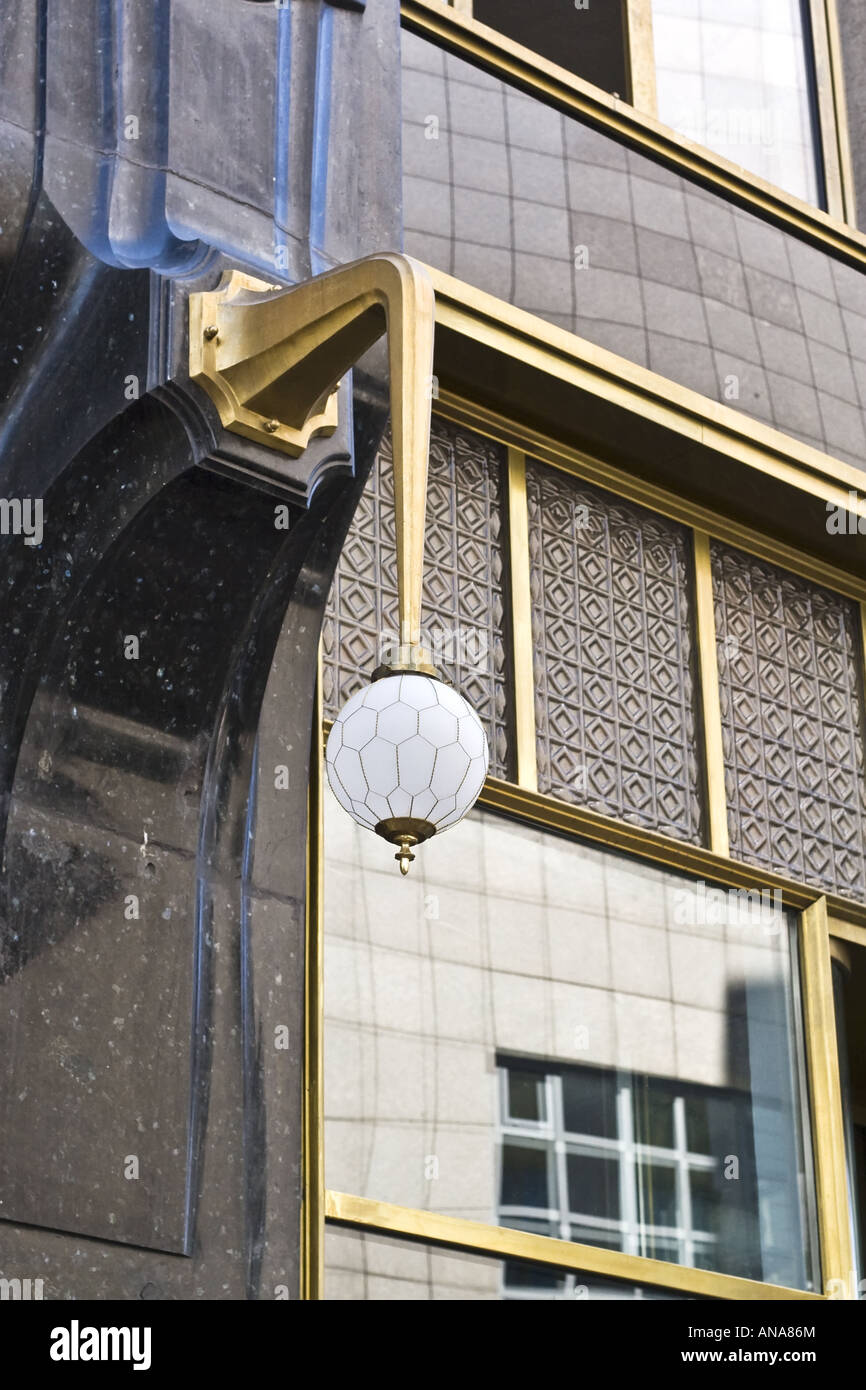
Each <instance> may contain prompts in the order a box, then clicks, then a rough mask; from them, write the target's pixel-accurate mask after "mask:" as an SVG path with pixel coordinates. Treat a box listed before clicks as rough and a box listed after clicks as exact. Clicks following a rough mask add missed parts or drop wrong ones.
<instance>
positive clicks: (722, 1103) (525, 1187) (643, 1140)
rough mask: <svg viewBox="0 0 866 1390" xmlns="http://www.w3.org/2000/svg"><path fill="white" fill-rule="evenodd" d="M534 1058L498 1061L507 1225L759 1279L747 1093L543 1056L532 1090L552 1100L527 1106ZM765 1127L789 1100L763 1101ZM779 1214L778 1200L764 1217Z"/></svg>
mask: <svg viewBox="0 0 866 1390" xmlns="http://www.w3.org/2000/svg"><path fill="white" fill-rule="evenodd" d="M529 1065H530V1064H528V1063H527V1062H526V1060H525V1059H518V1058H511V1057H501V1058H500V1059H499V1075H500V1087H499V1095H500V1104H501V1111H500V1162H501V1184H500V1195H499V1212H498V1220H499V1224H500V1225H503V1226H512V1225H518V1226H520V1227H521V1229H527V1227H526V1225H525V1223H526V1222H527V1221H531V1222H532V1223H533V1229H536V1230H537V1229H540V1227H539V1222H538V1218H543V1219H544V1220H543V1223H542V1224H543V1232H544V1234H546V1235H551V1236H558V1237H559V1238H560V1239H564V1240H574V1241H581V1242H587V1243H590V1244H593V1245H604V1246H606V1247H607V1248H610V1249H616V1250H622V1251H623V1252H624V1253H626V1254H630V1255H643V1256H647V1257H649V1258H652V1259H663V1260H671V1261H673V1262H675V1263H677V1264H687V1265H698V1266H700V1267H702V1268H710V1269H715V1270H718V1271H719V1272H720V1273H724V1274H743V1273H747V1272H748V1273H749V1274H750V1275H752V1276H753V1277H756V1278H760V1277H761V1270H760V1262H759V1260H758V1258H757V1255H758V1252H759V1251H760V1248H761V1240H762V1237H761V1232H760V1230H759V1222H760V1219H761V1214H762V1208H761V1202H760V1200H759V1195H758V1192H757V1189H756V1185H755V1182H754V1173H755V1170H756V1136H755V1129H754V1118H753V1116H754V1109H753V1104H752V1097H751V1095H750V1094H749V1093H748V1092H747V1091H737V1090H731V1089H725V1088H722V1087H710V1086H698V1085H688V1084H684V1083H682V1082H679V1081H672V1080H670V1079H668V1078H667V1077H659V1076H647V1075H640V1074H636V1073H633V1072H625V1071H620V1070H615V1069H612V1068H611V1069H608V1068H601V1067H582V1066H560V1067H553V1066H551V1065H545V1064H543V1063H539V1064H537V1065H536V1070H535V1073H534V1090H535V1093H536V1094H537V1095H541V1096H544V1097H545V1103H544V1105H543V1106H538V1107H536V1108H535V1111H534V1113H533V1114H531V1115H528V1114H520V1113H518V1111H517V1110H516V1109H515V1106H514V1101H513V1097H514V1094H515V1084H517V1086H518V1087H520V1089H521V1090H525V1089H528V1087H529V1085H530V1078H532V1077H533V1073H532V1071H530V1070H529V1069H528V1068H529ZM761 1123H762V1124H763V1125H764V1126H765V1127H768V1129H769V1130H770V1132H773V1131H774V1130H775V1131H778V1130H779V1129H780V1128H783V1127H784V1117H783V1115H782V1114H781V1110H780V1107H779V1106H778V1105H770V1106H769V1108H765V1109H764V1111H763V1113H762V1116H761ZM529 1136H531V1139H530V1137H529ZM530 1144H531V1145H532V1147H530ZM518 1172H521V1173H524V1174H526V1175H527V1180H525V1181H524V1182H522V1183H521V1182H519V1181H516V1180H515V1174H516V1173H518ZM530 1173H531V1180H530V1179H529V1177H528V1175H529V1174H530ZM790 1195H791V1197H793V1198H794V1199H795V1196H796V1191H795V1189H792V1191H791V1194H790ZM771 1212H772V1202H770V1203H769V1204H765V1206H764V1209H763V1214H764V1218H765V1220H766V1219H767V1218H768V1217H769V1216H770V1214H771Z"/></svg>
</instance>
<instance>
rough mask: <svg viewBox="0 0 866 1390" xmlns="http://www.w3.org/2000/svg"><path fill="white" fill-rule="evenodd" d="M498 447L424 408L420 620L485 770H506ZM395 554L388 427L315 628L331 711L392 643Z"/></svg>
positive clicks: (500, 461)
mask: <svg viewBox="0 0 866 1390" xmlns="http://www.w3.org/2000/svg"><path fill="white" fill-rule="evenodd" d="M504 463H505V450H504V449H503V448H501V446H499V445H497V444H494V443H492V442H491V441H490V440H487V439H481V438H479V436H477V435H474V434H471V433H470V432H469V431H467V430H464V429H461V428H458V427H456V426H454V425H450V424H447V423H445V422H444V421H442V420H438V419H435V418H434V422H433V435H432V440H431V450H430V474H429V489H428V497H427V538H426V554H425V574H424V610H423V622H424V630H425V642H426V645H427V646H428V647H429V648H430V649H431V650H432V651H433V654H434V658H435V659H436V662H437V665H438V666H440V668H441V669H442V670H443V672H445V673H446V674H447V675H448V676H449V678H450V679H452V680H453V681H454V682H455V684H456V685H457V687H458V689H459V690H460V691H461V692H462V694H463V695H465V697H466V699H467V700H469V701H470V703H471V704H472V705H473V707H474V708H475V709H476V710H477V711H478V713H479V715H480V717H481V719H482V720H483V722H484V725H485V728H486V729H487V734H488V738H489V740H490V772H491V775H492V776H495V777H507V776H508V775H509V774H510V764H509V738H508V723H509V713H510V712H509V709H508V694H507V679H506V665H507V653H506V641H505V622H506V614H505V598H504V583H505V576H504V567H503V557H502V541H503V512H504V499H503V487H504V483H503V477H504V475H503V468H504ZM397 635H398V620H397V563H396V542H395V536H394V491H393V481H392V474H391V447H390V439H386V440H385V441H384V443H383V446H382V449H381V450H380V453H379V457H378V459H377V461H376V465H375V467H374V471H373V476H372V477H371V480H370V483H369V485H368V487H367V490H366V492H365V494H364V496H363V498H362V499H361V503H360V505H359V507H358V510H357V512H356V514H355V519H354V521H353V523H352V528H351V530H350V532H349V535H348V538H347V540H346V544H345V547H344V549H343V554H342V557H341V560H340V565H339V568H338V570H337V575H336V578H335V580H334V587H333V589H332V591H331V599H330V603H329V606H328V612H327V616H326V619H325V626H324V632H323V652H324V705H325V713H326V715H327V716H328V717H332V716H333V715H335V714H336V713H337V711H338V710H339V709H340V707H341V706H342V705H343V704H344V702H345V701H346V700H347V699H348V698H349V696H350V695H352V694H354V692H355V691H356V690H357V689H359V687H360V686H362V685H363V684H364V683H365V682H366V681H368V680H369V678H370V674H371V672H372V671H373V670H374V669H375V667H376V666H378V665H379V663H380V662H381V661H382V660H383V659H386V658H387V656H388V650H389V646H390V644H392V643H396V641H397Z"/></svg>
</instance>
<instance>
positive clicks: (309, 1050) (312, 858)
mask: <svg viewBox="0 0 866 1390" xmlns="http://www.w3.org/2000/svg"><path fill="white" fill-rule="evenodd" d="M321 727H322V644H321V642H320V643H319V653H318V661H317V670H316V691H315V697H314V712H313V737H312V741H311V748H310V781H309V788H308V794H307V892H306V902H305V910H304V940H305V951H304V1033H303V1036H304V1090H303V1101H302V1113H301V1174H302V1185H301V1252H300V1254H301V1260H300V1296H301V1298H302V1299H304V1300H318V1299H322V1298H324V1296H325V1294H324V1286H325V1270H324V1254H325V1201H324V1195H325V1149H324V1140H325V1097H324V1082H325V1039H324V1008H323V1003H324V963H325V939H324V938H325V849H324V846H325V838H324V817H325V797H324V790H325V789H324V777H325V765H324V745H323V743H322V740H321V737H320V736H319V730H320V729H321Z"/></svg>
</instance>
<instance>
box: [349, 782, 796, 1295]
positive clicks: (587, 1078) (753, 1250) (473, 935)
mask: <svg viewBox="0 0 866 1390" xmlns="http://www.w3.org/2000/svg"><path fill="white" fill-rule="evenodd" d="M325 846H326V870H325V926H326V939H325V1019H326V1031H325V1107H326V1133H325V1165H326V1184H327V1186H328V1187H330V1188H333V1189H335V1190H337V1191H341V1192H349V1193H355V1194H357V1195H358V1196H361V1197H368V1198H372V1199H374V1200H377V1201H382V1202H389V1203H394V1204H395V1205H398V1206H403V1207H410V1208H416V1209H423V1210H429V1211H433V1212H442V1213H446V1214H448V1215H452V1216H458V1217H464V1218H466V1219H468V1220H474V1221H481V1222H484V1223H486V1224H489V1225H493V1226H496V1225H502V1224H506V1223H507V1224H508V1225H512V1226H516V1227H519V1228H522V1229H526V1230H534V1231H536V1232H539V1233H541V1234H544V1235H548V1236H553V1237H554V1238H556V1239H561V1240H569V1241H578V1242H581V1243H588V1244H594V1245H599V1246H603V1247H605V1248H608V1249H612V1250H620V1251H625V1252H627V1253H631V1254H635V1255H644V1256H648V1257H650V1258H654V1259H660V1260H668V1261H674V1262H679V1263H681V1264H692V1265H694V1266H697V1267H705V1268H708V1269H714V1270H719V1271H721V1272H725V1273H730V1274H734V1275H739V1276H742V1277H746V1278H753V1279H760V1280H764V1281H766V1282H771V1283H778V1284H785V1285H789V1286H792V1287H800V1288H809V1287H811V1286H812V1280H813V1278H814V1274H813V1265H812V1249H813V1242H812V1223H811V1219H810V1216H809V1211H810V1184H809V1178H808V1173H807V1168H806V1164H805V1157H804V1155H805V1152H806V1146H805V1143H804V1136H803V1132H802V1114H801V1112H802V1083H801V1079H800V1078H801V1072H800V1061H799V1037H798V1030H797V1026H796V1025H795V1019H796V1018H797V1017H798V1013H797V1009H798V1005H797V1003H796V999H795V993H794V991H795V972H794V970H793V969H792V958H791V939H790V936H789V926H790V924H789V922H788V919H787V918H786V917H785V916H784V914H781V913H778V914H775V915H773V916H768V915H767V914H765V913H760V912H759V913H757V914H754V913H751V912H750V911H749V910H745V909H746V907H747V905H744V904H743V903H742V902H741V901H740V900H738V899H737V898H736V894H734V895H733V897H734V901H729V900H728V899H726V897H725V895H724V894H723V893H721V891H720V890H711V889H708V888H707V886H706V885H701V884H695V883H692V882H691V881H690V880H687V879H684V878H682V877H680V876H678V875H674V874H669V873H664V872H662V871H660V870H658V869H656V868H654V867H652V866H649V865H646V864H641V863H636V862H633V861H631V860H629V859H627V858H625V857H624V856H621V855H618V854H615V853H613V852H610V851H606V850H601V849H597V848H594V847H589V846H586V845H582V844H579V843H576V842H573V841H570V840H567V839H564V838H560V837H557V836H555V835H553V834H550V833H547V832H543V831H540V830H536V829H533V828H532V827H531V826H528V825H523V824H520V823H517V822H513V821H510V820H507V819H505V818H503V817H499V816H495V815H492V814H490V813H488V812H474V813H473V814H472V815H471V816H470V817H469V818H467V820H466V821H464V822H463V823H462V824H461V825H460V826H457V827H455V828H454V829H453V830H452V831H450V832H449V834H448V835H447V836H443V837H442V838H441V840H440V839H438V838H434V839H433V840H431V841H429V842H428V843H427V844H425V845H424V847H423V852H419V854H418V857H417V861H416V863H415V864H414V865H413V868H412V873H411V875H410V876H409V878H408V879H401V878H400V876H399V874H397V873H395V870H394V864H393V858H392V856H391V853H390V851H389V847H388V846H387V845H385V844H383V843H381V842H380V841H379V840H378V839H376V837H374V836H372V835H370V834H369V833H368V832H364V831H362V830H361V829H360V827H356V826H355V825H354V824H353V822H351V821H350V820H349V818H348V817H346V816H345V814H344V813H343V812H342V811H341V810H340V809H339V808H338V807H337V806H336V805H335V804H334V803H333V802H332V800H331V798H330V797H328V800H327V802H326V818H325ZM713 893H715V894H717V895H718V898H719V899H720V900H721V907H722V908H723V909H724V910H723V911H722V910H720V905H719V902H718V901H717V900H716V898H714V897H713Z"/></svg>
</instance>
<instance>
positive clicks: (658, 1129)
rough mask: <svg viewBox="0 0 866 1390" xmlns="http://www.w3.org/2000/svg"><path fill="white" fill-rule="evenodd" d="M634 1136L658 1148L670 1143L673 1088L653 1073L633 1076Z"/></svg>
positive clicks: (672, 1126) (672, 1134)
mask: <svg viewBox="0 0 866 1390" xmlns="http://www.w3.org/2000/svg"><path fill="white" fill-rule="evenodd" d="M634 1098H635V1110H634V1126H635V1137H636V1138H637V1139H638V1140H639V1141H640V1142H641V1143H642V1144H653V1145H654V1146H655V1147H657V1148H660V1149H672V1148H673V1147H674V1092H673V1090H672V1088H671V1087H670V1086H668V1085H667V1084H666V1083H665V1082H664V1081H660V1080H659V1078H658V1077H657V1076H642V1077H640V1078H635V1086H634Z"/></svg>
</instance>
